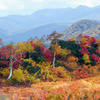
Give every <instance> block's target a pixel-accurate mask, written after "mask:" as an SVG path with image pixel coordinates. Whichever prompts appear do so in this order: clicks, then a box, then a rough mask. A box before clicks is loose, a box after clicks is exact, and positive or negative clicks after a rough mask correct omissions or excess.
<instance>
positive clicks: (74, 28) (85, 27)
mask: <svg viewBox="0 0 100 100" xmlns="http://www.w3.org/2000/svg"><path fill="white" fill-rule="evenodd" d="M62 34H63V39H66V38H71V37H72V36H74V37H76V36H77V35H78V34H83V35H89V36H94V37H95V38H100V22H98V21H93V20H80V21H77V22H76V23H74V24H72V25H71V26H70V27H69V28H68V29H66V30H65V31H64V32H62Z"/></svg>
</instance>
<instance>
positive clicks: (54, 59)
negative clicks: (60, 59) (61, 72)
mask: <svg viewBox="0 0 100 100" xmlns="http://www.w3.org/2000/svg"><path fill="white" fill-rule="evenodd" d="M55 61H56V51H54V56H53V68H54V67H55Z"/></svg>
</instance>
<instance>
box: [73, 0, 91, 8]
mask: <svg viewBox="0 0 100 100" xmlns="http://www.w3.org/2000/svg"><path fill="white" fill-rule="evenodd" d="M73 5H77V6H78V5H85V6H88V7H93V2H92V1H91V0H84V1H83V0H82V1H81V0H78V1H73Z"/></svg>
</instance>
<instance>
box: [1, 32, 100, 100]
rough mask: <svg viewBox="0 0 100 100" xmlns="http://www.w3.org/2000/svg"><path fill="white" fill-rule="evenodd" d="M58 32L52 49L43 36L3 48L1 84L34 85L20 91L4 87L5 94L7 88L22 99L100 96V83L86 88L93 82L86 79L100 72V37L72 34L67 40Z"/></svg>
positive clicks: (72, 99)
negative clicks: (43, 40) (41, 38)
mask: <svg viewBox="0 0 100 100" xmlns="http://www.w3.org/2000/svg"><path fill="white" fill-rule="evenodd" d="M55 34H56V33H55ZM55 34H54V36H53V34H52V35H51V36H50V37H49V38H50V40H51V45H50V48H46V47H45V46H44V44H43V42H42V40H39V39H37V40H34V39H31V40H29V41H27V42H25V41H24V42H18V43H17V44H16V45H14V44H9V45H6V46H1V47H0V84H1V86H6V85H8V86H11V85H14V86H15V85H23V86H31V87H30V88H29V89H25V90H24V89H19V90H18V92H17V91H15V90H14V89H16V87H15V88H14V89H13V88H10V89H8V90H9V91H8V90H7V89H6V88H3V89H1V90H0V92H1V91H2V92H1V94H2V95H5V92H3V90H4V91H6V93H7V92H8V93H11V91H14V92H13V93H11V95H10V96H9V97H10V98H13V99H15V98H17V97H18V95H19V98H18V100H20V99H22V100H24V99H26V100H28V99H29V100H30V98H31V99H32V100H40V99H41V100H51V99H54V100H69V99H71V100H79V99H80V98H81V99H83V100H93V99H92V98H95V97H96V98H98V99H97V100H99V99H100V98H99V94H100V91H99V88H100V86H99V85H96V83H95V85H94V86H97V87H98V88H97V89H96V88H94V87H92V86H91V87H89V90H87V89H86V88H84V87H85V86H87V85H86V84H88V85H89V84H91V83H90V82H87V81H84V80H85V79H88V78H90V77H93V76H98V77H99V75H100V39H95V38H94V37H91V36H86V35H85V36H82V35H80V38H79V39H78V40H77V38H75V37H72V38H71V39H68V40H66V41H65V40H60V39H58V37H60V35H55ZM51 37H52V38H51ZM78 37H79V36H78ZM54 59H55V62H53V61H54ZM54 63H55V67H53V64H54ZM11 67H12V71H13V72H12V73H13V74H12V76H11V78H10V79H9V80H5V79H6V78H7V77H8V76H9V73H10V70H11ZM79 79H80V80H81V81H82V82H81V81H79ZM76 80H77V82H76ZM72 81H73V82H72ZM59 82H60V83H59ZM66 82H68V84H67V83H66ZM99 83H100V82H99ZM87 91H88V92H87ZM86 92H87V93H86ZM1 94H0V95H1ZM73 94H74V95H73ZM91 95H92V96H91Z"/></svg>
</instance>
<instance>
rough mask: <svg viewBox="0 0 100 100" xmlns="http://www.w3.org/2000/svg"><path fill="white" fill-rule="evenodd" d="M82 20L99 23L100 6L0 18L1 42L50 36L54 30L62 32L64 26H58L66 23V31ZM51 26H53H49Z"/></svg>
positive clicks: (39, 11)
mask: <svg viewBox="0 0 100 100" xmlns="http://www.w3.org/2000/svg"><path fill="white" fill-rule="evenodd" d="M83 19H88V20H97V21H100V5H99V6H96V7H87V6H78V7H77V8H57V9H42V10H38V11H36V12H35V13H33V14H31V15H25V16H21V15H10V16H6V17H0V35H1V38H3V37H4V36H3V35H5V36H6V37H7V38H5V39H4V38H3V40H4V41H7V40H9V42H11V41H13V40H14V39H15V38H17V37H18V36H19V37H21V36H22V38H24V36H26V35H27V36H26V37H27V38H31V37H34V36H37V37H39V36H43V35H44V34H46V35H48V34H50V33H51V32H52V30H56V31H57V32H61V31H64V30H65V29H64V28H63V26H64V25H65V24H63V25H60V26H59V25H58V24H61V23H66V27H65V26H64V27H65V28H66V29H67V28H68V27H69V25H71V24H73V23H75V22H76V21H78V20H83ZM53 23H56V24H53ZM69 23H70V24H69ZM52 24H53V25H55V26H53V27H51V26H49V25H52ZM67 24H68V25H67ZM46 25H47V26H46ZM60 27H61V28H60ZM42 28H43V30H42ZM45 28H46V29H45ZM49 28H50V29H49ZM59 28H60V31H59ZM63 29H64V30H63ZM41 30H42V31H41ZM40 32H41V33H40ZM25 39H26V38H25ZM19 40H21V38H20V39H19V38H17V39H16V41H19ZM23 40H24V39H23Z"/></svg>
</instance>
